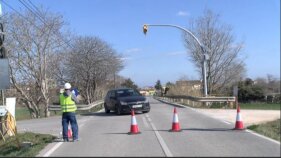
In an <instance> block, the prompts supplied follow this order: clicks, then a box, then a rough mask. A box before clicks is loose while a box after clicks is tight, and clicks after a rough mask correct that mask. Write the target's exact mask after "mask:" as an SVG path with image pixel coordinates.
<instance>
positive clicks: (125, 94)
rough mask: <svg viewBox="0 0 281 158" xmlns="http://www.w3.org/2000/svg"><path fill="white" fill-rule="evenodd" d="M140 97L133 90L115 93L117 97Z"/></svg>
mask: <svg viewBox="0 0 281 158" xmlns="http://www.w3.org/2000/svg"><path fill="white" fill-rule="evenodd" d="M129 96H140V93H138V92H137V91H135V90H133V89H124V90H118V91H117V97H129Z"/></svg>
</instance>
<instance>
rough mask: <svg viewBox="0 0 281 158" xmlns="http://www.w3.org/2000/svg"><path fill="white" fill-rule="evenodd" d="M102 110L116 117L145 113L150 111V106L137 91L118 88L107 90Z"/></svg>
mask: <svg viewBox="0 0 281 158" xmlns="http://www.w3.org/2000/svg"><path fill="white" fill-rule="evenodd" d="M104 109H105V112H106V113H109V112H110V111H111V110H112V111H115V112H116V113H117V114H118V115H120V114H122V113H130V112H131V109H134V111H137V112H139V111H141V112H143V113H147V112H149V111H150V104H149V102H148V100H147V99H146V97H145V96H142V95H141V94H140V93H139V92H138V91H137V90H134V89H131V88H118V89H113V90H109V91H108V92H107V94H106V97H105V99H104Z"/></svg>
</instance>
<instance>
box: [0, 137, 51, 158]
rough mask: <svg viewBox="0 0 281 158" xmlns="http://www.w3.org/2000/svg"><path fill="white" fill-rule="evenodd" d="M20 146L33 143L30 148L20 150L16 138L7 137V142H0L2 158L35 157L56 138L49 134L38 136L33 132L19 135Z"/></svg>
mask: <svg viewBox="0 0 281 158" xmlns="http://www.w3.org/2000/svg"><path fill="white" fill-rule="evenodd" d="M17 137H18V140H19V144H22V143H23V142H31V143H32V145H31V146H30V147H20V148H18V143H17V141H16V137H14V136H13V137H7V138H6V141H5V142H4V140H0V151H1V152H0V157H35V156H36V155H38V154H39V152H40V151H41V150H42V149H43V148H44V147H45V146H46V145H47V144H48V143H51V142H52V141H53V140H54V139H55V138H56V137H55V136H52V135H49V134H37V133H32V132H26V133H19V134H18V135H17Z"/></svg>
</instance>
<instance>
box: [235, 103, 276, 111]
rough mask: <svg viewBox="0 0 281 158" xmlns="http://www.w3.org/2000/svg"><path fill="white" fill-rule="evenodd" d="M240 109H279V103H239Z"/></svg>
mask: <svg viewBox="0 0 281 158" xmlns="http://www.w3.org/2000/svg"><path fill="white" fill-rule="evenodd" d="M239 105H240V107H241V109H256V110H280V106H281V105H280V104H267V103H251V104H244V103H241V104H239Z"/></svg>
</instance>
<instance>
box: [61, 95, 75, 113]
mask: <svg viewBox="0 0 281 158" xmlns="http://www.w3.org/2000/svg"><path fill="white" fill-rule="evenodd" d="M60 106H61V111H62V112H75V111H76V110H77V107H76V105H75V102H74V101H73V100H72V99H71V95H70V96H68V97H66V96H64V95H63V93H62V94H61V95H60Z"/></svg>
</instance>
